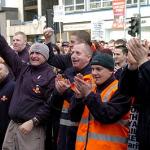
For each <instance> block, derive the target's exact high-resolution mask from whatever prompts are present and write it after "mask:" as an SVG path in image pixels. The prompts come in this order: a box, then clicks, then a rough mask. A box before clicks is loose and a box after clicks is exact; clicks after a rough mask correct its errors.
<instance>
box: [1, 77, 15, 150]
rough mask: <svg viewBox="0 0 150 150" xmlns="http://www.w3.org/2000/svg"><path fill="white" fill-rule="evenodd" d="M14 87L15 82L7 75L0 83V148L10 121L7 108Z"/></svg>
mask: <svg viewBox="0 0 150 150" xmlns="http://www.w3.org/2000/svg"><path fill="white" fill-rule="evenodd" d="M14 87H15V82H14V81H13V80H12V79H11V78H10V76H9V75H8V76H7V77H6V78H5V79H4V80H3V81H2V82H1V83H0V149H1V146H2V143H3V139H4V136H5V132H6V129H7V126H8V123H9V121H10V118H9V115H8V109H9V104H10V101H11V97H12V95H13V91H14Z"/></svg>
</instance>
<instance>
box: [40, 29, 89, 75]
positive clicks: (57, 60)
mask: <svg viewBox="0 0 150 150" xmlns="http://www.w3.org/2000/svg"><path fill="white" fill-rule="evenodd" d="M43 34H44V37H45V43H46V44H47V46H48V47H49V49H50V58H49V60H48V63H49V64H51V65H52V66H54V67H56V68H59V69H61V70H62V72H63V71H65V70H66V69H67V68H69V67H72V63H71V54H70V53H69V54H66V55H54V53H53V51H52V48H51V42H50V41H51V36H52V35H53V29H52V28H46V29H44V31H43ZM90 40H91V38H90V34H89V33H88V32H86V31H82V30H81V31H75V32H73V33H72V34H71V37H70V47H71V48H73V47H74V45H76V44H80V43H86V44H89V45H90V46H91V44H92V43H91V42H90Z"/></svg>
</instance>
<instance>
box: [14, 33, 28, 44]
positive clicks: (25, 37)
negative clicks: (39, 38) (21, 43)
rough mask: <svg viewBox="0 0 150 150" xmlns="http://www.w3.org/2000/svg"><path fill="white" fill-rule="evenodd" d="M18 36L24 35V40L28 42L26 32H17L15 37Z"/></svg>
mask: <svg viewBox="0 0 150 150" xmlns="http://www.w3.org/2000/svg"><path fill="white" fill-rule="evenodd" d="M16 35H22V36H23V38H24V40H25V41H26V42H27V36H26V34H25V33H24V32H22V31H18V32H16V33H15V35H14V36H16Z"/></svg>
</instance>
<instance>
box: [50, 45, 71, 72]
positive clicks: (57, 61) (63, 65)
mask: <svg viewBox="0 0 150 150" xmlns="http://www.w3.org/2000/svg"><path fill="white" fill-rule="evenodd" d="M47 46H48V47H49V51H50V52H49V56H50V57H49V59H48V63H49V64H50V65H52V66H54V67H56V68H59V69H61V70H62V72H64V71H65V70H66V69H67V68H70V67H72V62H71V54H66V55H63V54H57V55H55V54H54V52H53V48H52V44H51V43H48V44H47Z"/></svg>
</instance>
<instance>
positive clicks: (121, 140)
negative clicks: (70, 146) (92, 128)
mask: <svg viewBox="0 0 150 150" xmlns="http://www.w3.org/2000/svg"><path fill="white" fill-rule="evenodd" d="M88 138H91V139H95V140H104V141H111V142H119V143H123V144H127V140H128V138H124V137H119V136H110V135H104V134H96V133H91V132H90V133H89V134H88ZM85 140H86V139H85V138H84V136H77V141H79V142H84V143H85Z"/></svg>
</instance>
